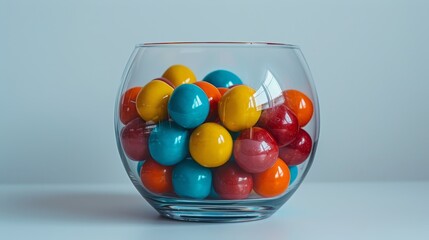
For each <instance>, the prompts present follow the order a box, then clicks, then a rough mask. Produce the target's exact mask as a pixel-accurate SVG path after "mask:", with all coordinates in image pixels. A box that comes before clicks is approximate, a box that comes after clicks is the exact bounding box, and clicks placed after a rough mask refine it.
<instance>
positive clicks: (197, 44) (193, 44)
mask: <svg viewBox="0 0 429 240" xmlns="http://www.w3.org/2000/svg"><path fill="white" fill-rule="evenodd" d="M232 46H234V47H282V48H293V49H299V47H298V46H297V45H294V44H288V43H280V42H238V41H237V42H235V41H231V42H210V41H209V42H187V41H184V42H181V41H178V42H146V43H140V44H137V45H136V48H141V47H232Z"/></svg>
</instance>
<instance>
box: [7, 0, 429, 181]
mask: <svg viewBox="0 0 429 240" xmlns="http://www.w3.org/2000/svg"><path fill="white" fill-rule="evenodd" d="M428 9H429V4H428V3H427V2H425V1H411V0H403V1H370V0H365V1H354V2H351V1H350V2H348V3H346V2H345V1H339V0H338V1H333V0H327V1H316V0H314V1H293V2H292V1H282V0H278V1H274V0H266V1H258V2H256V1H255V3H253V2H251V1H246V0H236V1H230V0H217V1H200V0H181V1H141V0H136V1H113V0H111V1H95V0H75V1H55V0H40V1H30V0H27V1H25V0H0V81H1V85H0V109H1V115H0V154H1V155H0V183H85V182H87V183H125V182H128V181H129V180H128V178H127V176H126V174H125V171H124V170H123V167H122V163H121V161H120V159H119V155H118V153H117V150H116V143H115V137H114V131H113V106H114V101H115V97H116V92H117V88H118V86H119V81H120V77H121V75H122V71H123V69H124V67H125V64H126V61H127V60H128V57H129V55H130V54H131V51H132V49H133V47H134V45H135V44H136V43H141V42H157V41H273V42H285V43H293V44H297V45H299V46H300V47H301V49H302V51H303V53H304V55H305V56H306V58H307V61H308V63H309V65H310V69H311V70H312V73H313V77H314V80H315V82H316V87H317V89H318V93H319V98H320V99H319V100H320V105H321V135H320V143H319V148H318V152H317V154H316V159H315V162H314V165H313V168H312V169H311V170H310V173H309V175H308V179H307V181H371V180H381V181H384V180H423V179H426V180H427V179H429V174H428V170H429V153H428V150H427V149H428V147H427V145H428V143H429V141H428V137H427V136H428V134H429V128H428V127H427V125H426V124H427V123H428V122H429V106H428V100H427V97H426V95H427V92H428V90H429V83H428V82H429V71H428V63H429V47H428V46H429V45H428V43H429V31H428V29H429V14H427V10H428Z"/></svg>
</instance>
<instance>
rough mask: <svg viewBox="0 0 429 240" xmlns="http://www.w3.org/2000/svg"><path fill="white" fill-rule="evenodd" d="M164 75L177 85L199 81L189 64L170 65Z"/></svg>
mask: <svg viewBox="0 0 429 240" xmlns="http://www.w3.org/2000/svg"><path fill="white" fill-rule="evenodd" d="M162 77H164V78H166V79H168V80H170V81H171V82H172V83H173V84H174V86H176V87H178V86H180V85H182V84H184V83H194V82H196V81H197V78H196V77H195V74H194V73H193V72H192V70H191V69H190V68H188V67H187V66H185V65H180V64H177V65H173V66H171V67H169V68H168V69H167V70H166V71H165V72H164V74H163V75H162Z"/></svg>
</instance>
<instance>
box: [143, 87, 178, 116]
mask: <svg viewBox="0 0 429 240" xmlns="http://www.w3.org/2000/svg"><path fill="white" fill-rule="evenodd" d="M173 90H174V89H173V87H171V86H170V85H168V84H167V83H165V82H163V81H161V80H152V81H151V82H149V83H148V84H146V86H144V87H143V88H142V89H141V90H140V92H139V94H138V95H137V98H136V107H137V112H138V113H139V115H140V116H141V117H142V118H143V119H144V120H145V121H153V122H159V121H161V120H164V119H167V116H168V111H167V104H168V99H170V96H171V93H173Z"/></svg>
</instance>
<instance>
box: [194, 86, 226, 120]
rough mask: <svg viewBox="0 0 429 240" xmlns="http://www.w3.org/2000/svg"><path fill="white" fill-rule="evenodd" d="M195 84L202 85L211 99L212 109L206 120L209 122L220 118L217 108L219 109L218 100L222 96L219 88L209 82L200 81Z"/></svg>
mask: <svg viewBox="0 0 429 240" xmlns="http://www.w3.org/2000/svg"><path fill="white" fill-rule="evenodd" d="M194 84H195V85H197V86H198V87H200V88H201V89H202V90H203V91H204V92H205V93H206V95H207V98H208V99H209V103H210V110H209V115H208V116H207V119H206V121H208V122H212V121H216V120H217V119H218V118H219V117H218V110H217V109H218V102H219V100H220V98H221V95H220V92H219V90H218V89H217V88H216V87H215V86H213V85H212V84H210V83H208V82H203V81H200V82H196V83H194Z"/></svg>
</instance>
